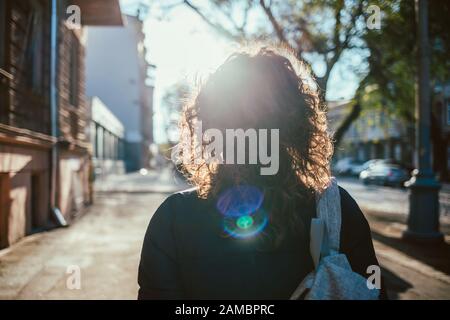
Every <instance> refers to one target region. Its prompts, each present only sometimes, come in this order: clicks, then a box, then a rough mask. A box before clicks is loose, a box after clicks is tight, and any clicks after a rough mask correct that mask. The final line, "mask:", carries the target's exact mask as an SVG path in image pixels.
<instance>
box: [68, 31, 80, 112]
mask: <svg viewBox="0 0 450 320" xmlns="http://www.w3.org/2000/svg"><path fill="white" fill-rule="evenodd" d="M70 37H71V41H70V42H71V46H70V48H69V50H70V53H69V54H70V79H69V86H70V87H69V90H70V93H69V101H70V104H71V105H72V106H74V107H77V106H78V94H79V90H78V86H79V79H80V76H79V72H80V62H79V59H80V56H79V47H80V43H79V41H78V37H77V36H76V35H75V33H74V32H71V33H70Z"/></svg>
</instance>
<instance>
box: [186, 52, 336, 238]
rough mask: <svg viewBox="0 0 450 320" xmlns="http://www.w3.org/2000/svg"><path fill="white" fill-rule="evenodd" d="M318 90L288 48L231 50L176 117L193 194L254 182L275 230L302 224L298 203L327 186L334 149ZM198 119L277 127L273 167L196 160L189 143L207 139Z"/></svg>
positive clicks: (208, 123) (209, 194)
mask: <svg viewBox="0 0 450 320" xmlns="http://www.w3.org/2000/svg"><path fill="white" fill-rule="evenodd" d="M318 89H319V88H318V87H317V84H316V83H315V81H314V79H313V78H312V76H311V74H310V72H309V70H308V69H307V68H306V66H305V64H304V63H303V62H301V61H300V60H299V59H297V58H296V56H295V54H294V52H293V51H292V50H290V49H289V48H285V47H277V46H252V47H246V48H244V49H242V50H240V51H238V52H235V53H233V54H232V55H231V56H230V57H229V58H228V59H227V60H226V61H225V62H224V63H223V64H222V65H221V66H220V67H219V68H218V69H217V70H216V72H215V73H213V74H212V75H211V76H210V77H209V78H208V80H207V81H206V82H205V83H204V84H203V85H201V86H200V87H199V88H198V90H197V92H196V93H195V94H194V95H193V96H192V98H191V99H189V101H187V103H186V104H185V105H184V107H183V111H182V115H181V120H180V123H179V127H180V141H179V145H178V149H179V150H181V153H183V152H184V153H185V154H183V159H184V160H183V163H182V169H183V171H184V173H185V175H186V177H187V179H188V180H189V181H190V182H191V183H192V184H193V185H195V186H196V187H197V192H198V195H199V197H201V198H205V199H208V198H214V196H216V195H217V194H218V193H219V192H220V191H221V190H223V189H224V188H225V187H230V186H236V185H243V184H248V185H254V186H258V187H259V188H260V189H261V190H262V191H263V194H264V199H265V200H264V205H265V206H266V207H267V210H268V212H269V213H270V224H271V226H272V228H274V230H276V231H277V233H278V234H283V233H284V231H285V229H286V226H298V224H299V223H300V224H304V223H305V219H303V218H306V217H302V216H301V214H300V215H299V212H298V211H299V207H300V206H299V204H304V201H313V199H314V195H315V194H317V193H320V192H321V191H323V190H324V188H326V186H327V185H328V183H329V181H330V165H329V163H330V159H331V156H332V153H333V147H332V142H331V139H330V136H329V134H328V131H327V120H326V114H325V109H324V105H323V104H322V103H321V101H320V99H319V94H318ZM198 121H201V122H202V126H203V128H206V129H208V128H215V129H219V130H225V129H230V128H240V129H248V128H255V129H259V128H264V129H275V128H276V129H279V140H280V141H279V146H280V150H279V171H278V173H277V174H275V175H272V176H264V175H260V173H259V168H260V165H259V164H257V165H247V164H245V165H227V164H218V163H208V162H206V161H204V160H203V161H202V160H200V161H199V159H195V152H194V150H200V151H201V152H203V151H204V150H205V148H206V147H207V146H208V144H209V143H211V141H204V138H203V137H196V131H195V126H196V124H197V123H198ZM198 139H200V140H198ZM196 141H201V143H200V144H198V143H197V144H196ZM186 150H189V151H186ZM186 153H188V154H186ZM202 154H203V153H202ZM196 160H197V161H196ZM302 201H303V202H302ZM300 211H301V210H300Z"/></svg>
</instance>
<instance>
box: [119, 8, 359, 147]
mask: <svg viewBox="0 0 450 320" xmlns="http://www.w3.org/2000/svg"><path fill="white" fill-rule="evenodd" d="M139 2H140V1H137V0H121V7H122V11H123V12H124V13H126V14H135V13H136V9H137V5H138V4H139ZM153 8H154V7H152V9H153ZM144 33H145V35H146V43H145V44H146V47H147V50H148V57H147V60H148V61H149V62H150V63H152V64H154V65H156V67H157V69H156V72H155V75H154V76H155V83H154V85H155V93H154V119H153V121H154V138H155V142H156V143H163V142H165V141H166V136H165V131H164V126H163V123H164V121H165V119H166V117H167V115H166V114H165V112H164V108H163V107H162V105H161V98H162V97H163V95H164V93H165V92H166V91H167V90H169V89H170V88H171V86H173V85H174V84H175V83H177V82H180V81H183V80H187V81H188V82H191V81H194V80H195V79H196V78H203V77H205V76H207V75H208V74H209V73H211V72H213V71H214V70H215V69H216V68H217V67H218V66H219V65H220V64H221V63H222V62H224V61H225V59H226V57H228V56H229V54H230V53H231V52H232V51H233V48H236V44H233V43H231V42H230V41H229V40H226V39H225V38H222V37H220V36H218V35H217V33H215V32H213V30H212V29H211V27H209V26H208V25H206V23H204V22H203V21H202V19H201V18H200V17H198V16H197V15H196V14H195V13H194V12H192V11H191V10H190V9H189V8H187V7H185V6H183V5H180V6H177V7H175V8H173V9H171V10H170V11H169V13H168V14H166V15H165V16H164V17H161V15H160V13H159V12H150V14H148V15H147V16H146V18H145V23H144ZM346 61H347V63H350V64H354V65H357V64H358V63H360V61H359V58H358V57H357V56H349V57H347V58H346ZM313 68H314V69H315V68H316V67H315V66H314V64H313ZM317 68H318V69H319V68H320V65H319V64H318V66H317ZM345 70H346V68H345V66H343V65H342V66H337V67H336V68H335V70H333V73H332V74H331V79H330V81H331V82H330V84H329V92H328V93H327V98H328V99H329V100H338V99H349V98H352V96H353V95H354V92H355V90H356V87H357V84H358V81H357V78H356V77H355V76H353V75H351V74H349V73H348V72H345Z"/></svg>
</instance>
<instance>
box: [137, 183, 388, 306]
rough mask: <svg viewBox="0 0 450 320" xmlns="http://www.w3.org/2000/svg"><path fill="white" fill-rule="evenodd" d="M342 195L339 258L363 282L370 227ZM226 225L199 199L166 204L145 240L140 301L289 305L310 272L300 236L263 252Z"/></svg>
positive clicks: (182, 196)
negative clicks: (225, 229)
mask: <svg viewBox="0 0 450 320" xmlns="http://www.w3.org/2000/svg"><path fill="white" fill-rule="evenodd" d="M340 194H341V209H342V224H341V242H340V252H342V253H344V254H346V256H347V258H348V260H349V262H350V265H351V267H352V269H353V271H354V272H357V273H359V274H361V275H362V276H364V277H366V278H367V277H368V276H369V274H367V273H366V271H367V267H368V266H370V265H378V261H377V259H376V256H375V252H374V248H373V244H372V239H371V235H370V228H369V225H368V223H367V220H366V219H365V217H364V215H363V213H362V212H361V210H360V209H359V207H358V205H357V204H356V202H355V200H354V199H353V198H352V197H351V196H350V195H349V194H348V193H347V192H346V191H345V190H344V189H342V188H340ZM304 210H315V208H311V207H306V208H304ZM313 215H314V214H313ZM311 216H312V215H311ZM223 225H224V224H223V216H222V215H221V214H220V213H219V212H218V210H217V209H216V207H215V206H214V201H211V200H202V199H199V198H198V197H197V193H196V191H195V190H191V191H186V192H181V193H177V194H173V195H171V196H170V197H168V198H167V199H166V200H165V201H164V203H163V204H162V205H161V206H160V207H159V208H158V210H157V211H156V213H155V214H154V215H153V217H152V219H151V221H150V224H149V226H148V229H147V233H146V235H145V239H144V244H143V248H142V254H141V262H140V266H139V276H138V282H139V286H140V289H139V299H288V298H289V297H290V295H291V294H292V293H293V291H294V290H295V289H296V287H297V286H298V284H299V283H300V282H301V280H302V279H303V278H304V277H305V276H306V275H307V274H308V273H309V272H310V271H312V270H313V262H312V259H311V255H310V253H309V248H308V247H309V244H308V243H307V241H305V240H304V239H305V238H304V237H303V238H302V237H301V236H300V234H297V235H295V234H293V235H291V236H288V237H286V239H285V240H284V241H282V242H281V244H279V245H277V246H276V247H274V248H271V249H270V250H264V249H263V250H262V249H261V241H260V240H261V239H259V238H262V236H258V235H256V236H254V237H251V238H246V239H242V238H235V237H232V236H226V235H225V234H224V232H223ZM299 233H300V232H299ZM302 239H303V240H302ZM382 292H384V290H383V288H382ZM382 295H384V294H383V293H382Z"/></svg>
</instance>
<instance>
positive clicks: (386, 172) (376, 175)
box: [359, 162, 410, 187]
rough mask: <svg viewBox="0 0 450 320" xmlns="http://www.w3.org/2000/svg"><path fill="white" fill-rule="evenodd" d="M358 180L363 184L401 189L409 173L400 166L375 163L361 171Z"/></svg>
mask: <svg viewBox="0 0 450 320" xmlns="http://www.w3.org/2000/svg"><path fill="white" fill-rule="evenodd" d="M359 178H360V179H361V180H362V182H363V183H364V184H378V185H383V186H393V187H403V186H404V183H405V182H406V181H408V180H409V178H410V172H409V171H408V169H406V168H404V167H402V166H401V165H397V164H389V163H385V162H377V163H375V164H373V165H371V166H369V168H367V169H366V170H363V171H362V172H361V173H360V175H359Z"/></svg>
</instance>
